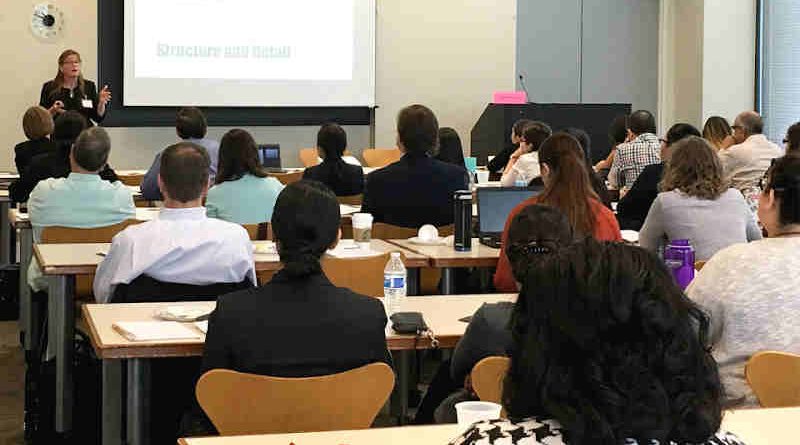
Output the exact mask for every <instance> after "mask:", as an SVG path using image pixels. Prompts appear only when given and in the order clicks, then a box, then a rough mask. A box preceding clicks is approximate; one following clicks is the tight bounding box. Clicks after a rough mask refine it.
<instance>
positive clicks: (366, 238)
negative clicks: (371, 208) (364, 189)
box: [352, 213, 372, 246]
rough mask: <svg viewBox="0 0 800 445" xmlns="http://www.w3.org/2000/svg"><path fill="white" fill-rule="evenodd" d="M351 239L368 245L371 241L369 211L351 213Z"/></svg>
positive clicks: (370, 216) (370, 217)
mask: <svg viewBox="0 0 800 445" xmlns="http://www.w3.org/2000/svg"><path fill="white" fill-rule="evenodd" d="M352 218H353V240H354V241H355V242H357V243H359V244H361V245H362V246H363V245H369V243H370V241H372V215H371V214H369V213H354V214H353V217H352Z"/></svg>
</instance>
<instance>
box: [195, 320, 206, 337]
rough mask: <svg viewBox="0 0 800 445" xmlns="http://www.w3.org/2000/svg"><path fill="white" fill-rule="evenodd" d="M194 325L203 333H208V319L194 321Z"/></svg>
mask: <svg viewBox="0 0 800 445" xmlns="http://www.w3.org/2000/svg"><path fill="white" fill-rule="evenodd" d="M194 327H196V328H197V329H199V330H200V332H202V333H203V334H208V320H203V321H195V322H194Z"/></svg>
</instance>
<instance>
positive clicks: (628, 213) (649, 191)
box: [617, 164, 664, 230]
mask: <svg viewBox="0 0 800 445" xmlns="http://www.w3.org/2000/svg"><path fill="white" fill-rule="evenodd" d="M663 174H664V164H652V165H648V166H647V167H645V168H644V170H642V173H640V174H639V177H638V178H636V182H634V183H633V186H632V187H631V189H630V190H629V191H628V193H626V194H625V196H624V197H622V199H620V200H619V204H617V220H618V221H619V228H620V229H622V230H641V229H642V226H643V225H644V220H645V219H647V214H648V213H649V212H650V207H651V206H652V205H653V201H655V200H656V197H657V196H658V184H659V183H660V182H661V177H662V175H663Z"/></svg>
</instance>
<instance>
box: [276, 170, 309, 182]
mask: <svg viewBox="0 0 800 445" xmlns="http://www.w3.org/2000/svg"><path fill="white" fill-rule="evenodd" d="M269 176H272V177H273V178H275V179H277V180H278V181H280V182H281V184H283V185H289V184H291V183H293V182H297V181H299V180H301V179H303V172H302V171H299V172H293V173H270V174H269Z"/></svg>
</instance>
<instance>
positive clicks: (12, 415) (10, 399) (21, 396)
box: [0, 321, 25, 445]
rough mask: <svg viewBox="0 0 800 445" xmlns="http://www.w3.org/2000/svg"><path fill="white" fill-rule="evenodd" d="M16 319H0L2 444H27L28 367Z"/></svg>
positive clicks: (0, 439) (0, 423)
mask: <svg viewBox="0 0 800 445" xmlns="http://www.w3.org/2000/svg"><path fill="white" fill-rule="evenodd" d="M17 326H18V325H17V322H16V321H8V322H0V444H2V445H20V444H23V443H24V441H23V432H22V422H23V407H24V405H25V383H24V382H25V380H24V378H25V368H24V357H23V353H22V348H21V347H20V345H19V331H18V328H17Z"/></svg>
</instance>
